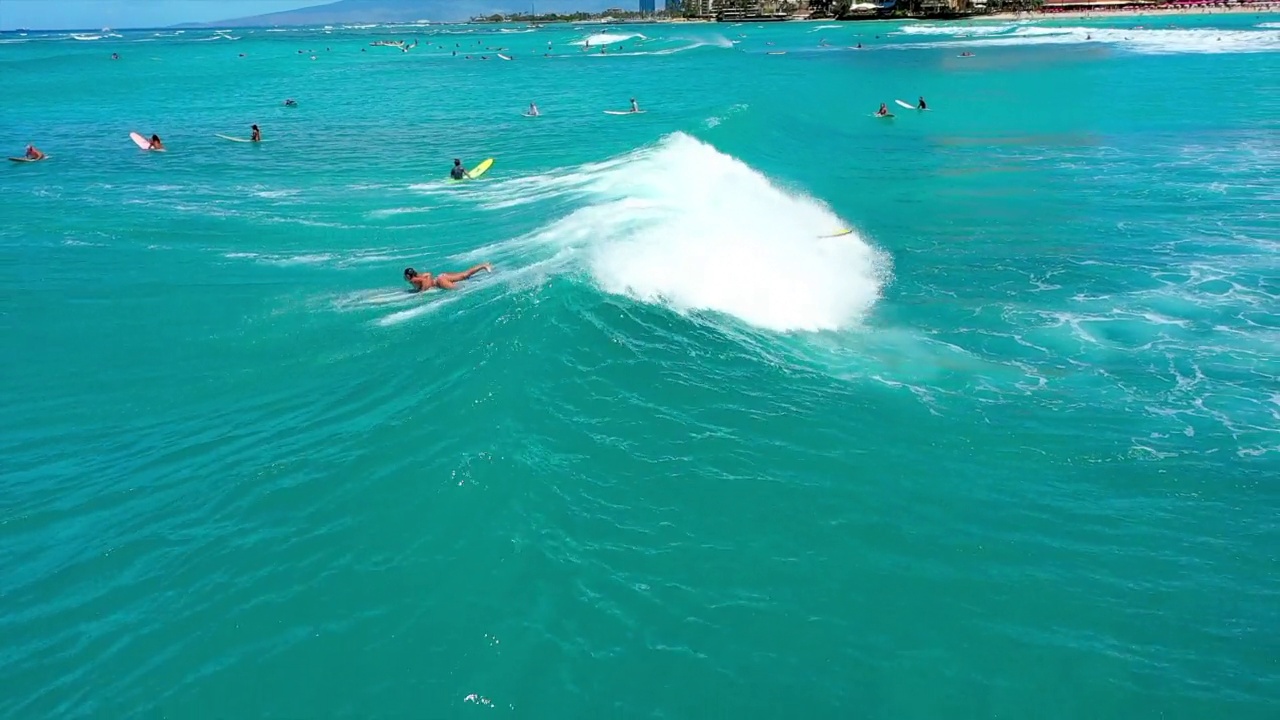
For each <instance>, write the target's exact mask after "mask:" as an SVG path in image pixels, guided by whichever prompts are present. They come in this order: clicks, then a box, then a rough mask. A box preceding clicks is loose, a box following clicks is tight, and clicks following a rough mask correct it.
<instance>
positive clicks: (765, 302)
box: [483, 133, 889, 332]
mask: <svg viewBox="0 0 1280 720" xmlns="http://www.w3.org/2000/svg"><path fill="white" fill-rule="evenodd" d="M685 166H696V167H698V168H699V172H697V173H672V172H671V171H670V169H671V168H672V167H685ZM483 193H484V194H487V195H488V196H489V197H491V199H492V202H493V203H512V202H516V203H519V202H537V201H540V200H545V199H548V198H551V197H555V196H561V197H566V196H567V197H572V198H575V199H576V200H577V204H578V209H577V210H575V211H573V212H571V213H570V214H569V215H568V216H566V217H563V218H561V219H560V220H558V221H556V222H553V223H552V224H550V225H548V226H546V227H544V228H542V229H540V230H538V231H536V232H534V233H533V234H532V235H530V236H529V237H527V238H524V239H523V241H521V243H520V247H521V249H523V248H524V244H529V245H533V246H537V247H544V248H550V249H551V250H552V251H553V252H554V253H555V254H556V256H557V257H559V258H562V259H563V260H564V262H567V263H570V264H571V265H573V266H575V267H576V268H578V269H579V270H585V271H586V272H587V273H589V275H590V276H591V278H592V280H593V281H594V282H595V283H596V284H597V285H598V286H599V287H600V288H601V289H602V290H604V291H606V292H609V293H614V294H620V295H627V296H630V297H632V298H635V299H638V300H640V301H643V302H649V303H656V304H663V305H666V306H668V307H671V308H673V309H675V310H677V311H681V312H685V311H709V312H713V313H722V314H724V315H730V316H733V317H735V318H737V319H738V320H740V321H743V322H745V323H748V324H750V325H753V326H756V327H760V328H765V329H768V330H774V331H783V332H785V331H818V330H833V329H838V328H844V327H849V326H853V325H856V324H857V323H858V322H859V321H860V320H861V319H862V318H863V317H864V316H865V314H866V313H867V312H868V311H869V310H870V308H871V307H872V306H873V305H874V304H875V302H876V300H877V299H878V298H879V297H880V290H881V288H882V286H883V285H884V283H885V281H886V279H887V277H888V273H889V261H888V258H887V257H886V256H885V255H884V254H883V253H880V252H878V251H877V250H875V249H874V248H872V247H871V246H870V245H868V244H867V243H866V242H864V241H863V240H862V239H861V238H860V237H858V235H857V234H850V235H845V236H842V237H837V238H827V239H821V238H820V237H819V236H821V235H826V234H830V233H832V232H833V231H834V230H836V229H838V228H840V227H841V226H843V225H844V224H845V223H843V222H842V221H841V220H840V219H839V218H838V217H836V215H835V214H834V213H832V212H831V210H830V209H828V208H827V207H825V206H824V205H823V204H822V203H820V202H818V201H817V200H814V199H813V198H810V197H808V196H806V195H803V194H801V193H797V192H790V191H787V190H784V189H782V188H780V187H778V186H777V185H775V184H774V183H773V182H771V181H770V180H769V179H768V178H767V177H765V176H764V175H763V174H761V173H760V172H758V171H756V170H754V169H752V168H751V167H750V166H748V165H746V164H745V163H743V162H741V161H740V160H737V159H736V158H733V157H730V156H728V155H725V154H723V153H721V152H719V151H718V150H716V149H715V148H714V147H712V146H710V145H707V144H705V143H702V142H699V141H698V140H696V139H694V138H692V137H690V136H688V135H685V134H683V133H676V134H674V135H670V136H668V137H666V138H665V139H663V140H662V141H661V142H659V143H658V144H657V145H655V146H653V147H650V148H645V149H642V150H639V151H636V152H634V153H631V154H629V155H626V156H623V157H621V158H617V159H614V160H611V161H608V162H604V163H596V164H592V165H586V166H582V167H578V168H574V169H569V170H567V171H563V172H557V173H553V174H551V175H549V176H544V177H541V178H523V179H520V180H515V181H508V182H505V183H497V184H494V185H493V186H491V187H490V188H487V189H486V190H484V191H483ZM487 250H488V249H487ZM496 250H498V251H499V252H501V251H502V249H501V248H498V249H496Z"/></svg>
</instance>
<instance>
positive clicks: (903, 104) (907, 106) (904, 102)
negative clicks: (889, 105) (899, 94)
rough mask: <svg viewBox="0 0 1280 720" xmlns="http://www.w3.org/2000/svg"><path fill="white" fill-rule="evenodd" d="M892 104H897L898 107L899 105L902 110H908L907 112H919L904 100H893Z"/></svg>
mask: <svg viewBox="0 0 1280 720" xmlns="http://www.w3.org/2000/svg"><path fill="white" fill-rule="evenodd" d="M894 102H896V103H898V104H899V105H901V106H902V107H904V108H906V109H908V110H919V109H920V108H918V107H916V106H915V105H912V104H911V103H909V102H907V101H905V100H894Z"/></svg>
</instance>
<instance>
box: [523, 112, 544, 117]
mask: <svg viewBox="0 0 1280 720" xmlns="http://www.w3.org/2000/svg"><path fill="white" fill-rule="evenodd" d="M520 114H521V115H524V116H525V117H542V114H541V113H539V114H537V115H534V114H533V113H520Z"/></svg>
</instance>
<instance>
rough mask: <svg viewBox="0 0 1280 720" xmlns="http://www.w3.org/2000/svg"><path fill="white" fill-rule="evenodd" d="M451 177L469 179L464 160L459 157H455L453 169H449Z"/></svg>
mask: <svg viewBox="0 0 1280 720" xmlns="http://www.w3.org/2000/svg"><path fill="white" fill-rule="evenodd" d="M449 177H451V178H453V179H454V180H466V179H467V169H466V168H464V167H462V161H461V160H459V159H458V158H454V159H453V169H452V170H450V171H449Z"/></svg>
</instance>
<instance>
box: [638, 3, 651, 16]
mask: <svg viewBox="0 0 1280 720" xmlns="http://www.w3.org/2000/svg"><path fill="white" fill-rule="evenodd" d="M653 9H654V0H640V14H641V15H652V14H653Z"/></svg>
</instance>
